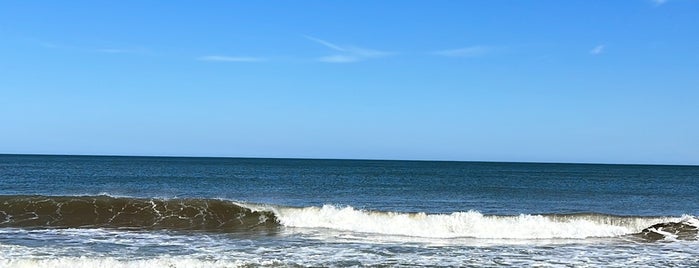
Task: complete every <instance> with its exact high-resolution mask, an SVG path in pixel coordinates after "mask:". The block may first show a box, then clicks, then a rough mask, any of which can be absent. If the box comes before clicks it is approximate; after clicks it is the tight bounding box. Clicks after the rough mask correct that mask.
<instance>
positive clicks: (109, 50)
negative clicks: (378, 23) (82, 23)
mask: <svg viewBox="0 0 699 268" xmlns="http://www.w3.org/2000/svg"><path fill="white" fill-rule="evenodd" d="M96 51H97V52H101V53H109V54H126V53H143V52H145V51H146V50H145V49H127V48H100V49H96Z"/></svg>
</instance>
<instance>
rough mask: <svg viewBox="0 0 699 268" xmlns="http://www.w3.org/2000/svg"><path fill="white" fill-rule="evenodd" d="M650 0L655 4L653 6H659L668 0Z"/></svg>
mask: <svg viewBox="0 0 699 268" xmlns="http://www.w3.org/2000/svg"><path fill="white" fill-rule="evenodd" d="M651 1H653V4H655V6H661V5H663V4H665V3H667V1H668V0H651Z"/></svg>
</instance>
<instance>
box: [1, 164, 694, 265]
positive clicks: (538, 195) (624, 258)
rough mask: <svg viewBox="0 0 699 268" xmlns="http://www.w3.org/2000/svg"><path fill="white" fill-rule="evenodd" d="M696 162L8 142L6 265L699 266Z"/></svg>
mask: <svg viewBox="0 0 699 268" xmlns="http://www.w3.org/2000/svg"><path fill="white" fill-rule="evenodd" d="M697 216H699V166H669V165H606V164H605V165H601V164H549V163H495V162H445V161H384V160H313V159H262V158H258V159H253V158H188V157H122V156H48V155H0V267H267V266H273V267H307V266H314V267H318V266H322V267H355V266H380V267H393V266H438V267H439V266H459V267H467V266H474V267H481V266H487V267H491V266H517V267H520V266H539V267H580V266H588V267H598V266H607V267H610V266H611V267H636V266H640V267H647V266H655V267H660V266H662V267H667V266H675V267H688V266H694V267H697V266H699V237H698V234H697V228H699V220H698V219H697Z"/></svg>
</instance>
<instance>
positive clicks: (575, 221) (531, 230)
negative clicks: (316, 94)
mask: <svg viewBox="0 0 699 268" xmlns="http://www.w3.org/2000/svg"><path fill="white" fill-rule="evenodd" d="M0 227H14V228H119V229H138V230H160V229H165V230H194V231H210V232H222V233H226V232H240V231H277V230H280V229H282V228H301V229H303V228H306V229H308V228H311V229H328V230H336V231H347V232H357V233H367V234H378V235H392V236H411V237H425V238H444V239H450V238H477V239H524V240H529V239H587V238H604V237H621V236H629V235H632V236H635V237H640V238H644V239H648V240H660V239H681V240H696V239H697V229H698V228H699V220H697V218H696V217H695V216H691V215H683V216H680V217H639V216H616V215H607V214H595V213H586V214H545V215H531V214H520V215H484V214H482V213H480V212H478V211H475V210H468V211H463V212H453V213H448V214H427V213H403V212H390V211H389V212H385V211H371V210H363V209H356V208H354V207H351V206H335V205H323V206H311V207H288V206H280V205H272V204H254V203H245V202H237V201H231V200H223V199H197V198H184V199H178V198H175V199H159V198H130V197H112V196H108V195H99V196H0Z"/></svg>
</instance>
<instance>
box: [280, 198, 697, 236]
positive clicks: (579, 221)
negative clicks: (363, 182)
mask: <svg viewBox="0 0 699 268" xmlns="http://www.w3.org/2000/svg"><path fill="white" fill-rule="evenodd" d="M275 213H276V215H277V218H278V219H279V222H280V223H281V224H282V225H284V226H291V227H306V228H329V229H337V230H345V231H355V232H366V233H379V234H388V235H405V236H418V237H433V238H458V237H471V238H491V239H556V238H591V237H617V236H623V235H636V236H640V237H642V238H647V239H651V240H657V239H662V238H665V237H672V238H678V239H696V238H697V227H699V220H697V219H696V218H695V217H692V216H689V215H685V216H682V217H679V218H672V217H630V216H614V215H605V214H568V215H525V214H523V215H518V216H496V215H483V214H481V213H480V212H477V211H468V212H455V213H451V214H425V213H395V212H371V211H364V210H357V209H354V208H352V207H335V206H332V205H324V206H322V207H307V208H281V209H278V210H277V211H275ZM658 235H660V236H658Z"/></svg>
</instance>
